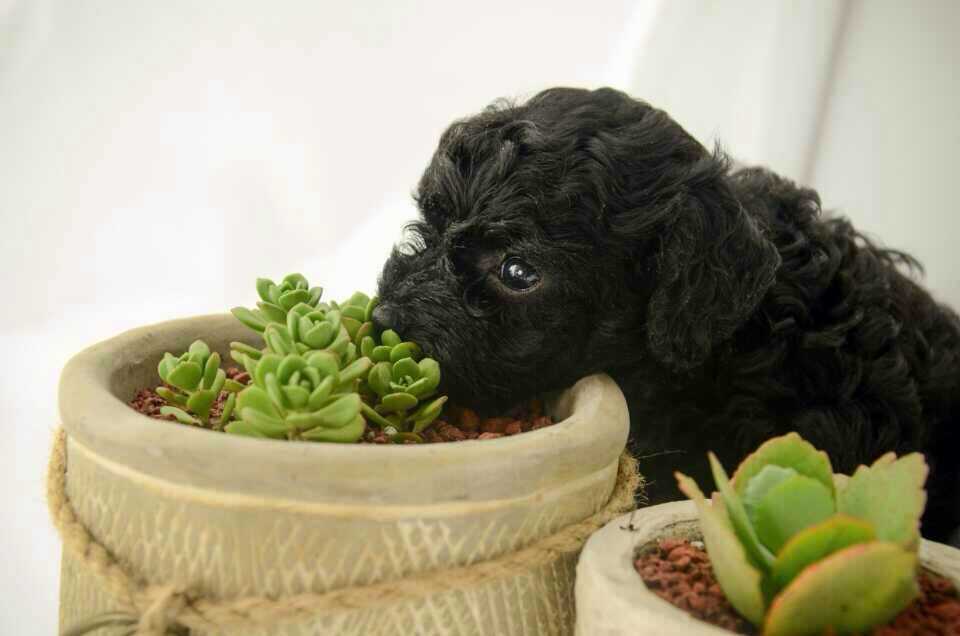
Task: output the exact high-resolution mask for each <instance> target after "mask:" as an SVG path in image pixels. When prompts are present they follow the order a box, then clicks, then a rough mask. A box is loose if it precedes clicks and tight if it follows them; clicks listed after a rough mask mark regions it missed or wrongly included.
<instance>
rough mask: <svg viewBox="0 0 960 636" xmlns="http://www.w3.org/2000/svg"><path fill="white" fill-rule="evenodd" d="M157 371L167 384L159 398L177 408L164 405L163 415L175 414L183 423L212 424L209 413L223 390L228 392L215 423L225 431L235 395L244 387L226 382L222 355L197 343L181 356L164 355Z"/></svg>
mask: <svg viewBox="0 0 960 636" xmlns="http://www.w3.org/2000/svg"><path fill="white" fill-rule="evenodd" d="M157 372H158V373H159V375H160V379H161V380H163V382H165V383H166V384H167V385H168V386H160V387H157V389H156V392H157V395H159V396H160V397H162V398H163V399H165V400H166V401H167V402H170V403H171V404H175V405H178V406H170V405H167V406H162V407H160V412H161V413H162V414H164V415H172V416H173V417H175V418H176V419H177V420H178V421H180V422H183V423H184V424H197V425H204V426H206V425H209V424H210V423H211V422H210V410H211V408H212V407H213V404H214V403H215V402H216V401H217V397H219V396H220V392H221V391H229V392H230V395H229V397H228V398H227V401H226V402H225V403H224V405H223V412H222V413H221V415H220V417H219V418H218V420H217V422H214V423H213V424H214V427H215V428H222V427H223V425H224V424H225V423H226V422H228V421H229V420H230V416H231V414H232V413H233V409H234V404H235V402H236V392H237V391H239V390H241V389H242V388H243V385H242V384H240V383H238V382H235V381H233V380H229V379H227V375H226V373H225V372H224V371H223V369H221V368H220V354H218V353H216V352H211V351H210V347H208V346H207V343H205V342H204V341H203V340H197V341H195V342H194V343H193V344H191V345H190V348H189V349H188V350H187V351H185V352H184V353H183V354H181V355H180V356H179V357H177V356H174V355H173V354H172V353H169V352H168V353H164V354H163V359H162V360H160V364H159V365H157ZM170 387H172V388H170Z"/></svg>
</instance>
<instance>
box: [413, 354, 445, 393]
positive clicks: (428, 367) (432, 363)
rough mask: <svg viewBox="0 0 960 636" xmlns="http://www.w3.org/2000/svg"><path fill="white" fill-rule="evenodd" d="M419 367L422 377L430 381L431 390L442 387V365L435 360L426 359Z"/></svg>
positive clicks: (418, 364)
mask: <svg viewBox="0 0 960 636" xmlns="http://www.w3.org/2000/svg"><path fill="white" fill-rule="evenodd" d="M417 366H418V367H420V377H421V378H424V379H426V380H429V382H430V387H431V389H430V390H431V391H432V390H434V389H436V388H437V387H438V386H439V385H440V363H439V362H437V361H436V360H434V359H433V358H424V359H423V360H421V361H420V362H418V363H417ZM428 392H429V391H428Z"/></svg>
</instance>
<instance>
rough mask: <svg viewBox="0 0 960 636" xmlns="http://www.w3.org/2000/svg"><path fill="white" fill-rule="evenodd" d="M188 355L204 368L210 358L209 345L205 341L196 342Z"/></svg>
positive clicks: (192, 344) (191, 346)
mask: <svg viewBox="0 0 960 636" xmlns="http://www.w3.org/2000/svg"><path fill="white" fill-rule="evenodd" d="M188 353H189V354H190V359H191V360H193V361H194V362H196V363H197V364H199V365H201V366H203V364H204V362H206V360H207V358H208V357H210V347H208V346H207V343H206V342H204V341H203V340H194V341H193V343H191V345H190V349H189V350H188Z"/></svg>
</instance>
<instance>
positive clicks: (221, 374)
mask: <svg viewBox="0 0 960 636" xmlns="http://www.w3.org/2000/svg"><path fill="white" fill-rule="evenodd" d="M226 382H227V373H226V371H224V370H223V369H217V373H216V374H215V375H214V376H213V382H212V383H211V384H210V387H209V388H210V390H211V391H213V393H214V395H220V391H222V390H223V386H224V384H226Z"/></svg>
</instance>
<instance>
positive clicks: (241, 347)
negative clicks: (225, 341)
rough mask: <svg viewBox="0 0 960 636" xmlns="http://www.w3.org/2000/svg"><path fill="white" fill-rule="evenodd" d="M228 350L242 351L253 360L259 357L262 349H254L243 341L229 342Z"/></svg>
mask: <svg viewBox="0 0 960 636" xmlns="http://www.w3.org/2000/svg"><path fill="white" fill-rule="evenodd" d="M230 351H231V352H233V351H237V352H239V353H243V354H245V355H248V356H250V357H251V358H253V359H254V360H259V359H260V357H261V356H262V355H263V352H262V351H260V350H259V349H255V348H253V347H251V346H250V345H248V344H246V343H244V342H231V343H230ZM234 360H236V358H234Z"/></svg>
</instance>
